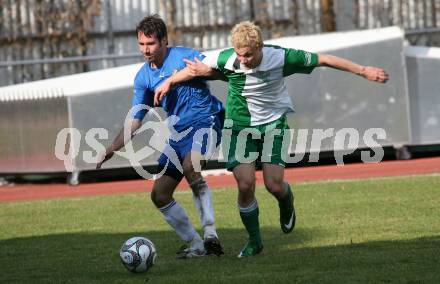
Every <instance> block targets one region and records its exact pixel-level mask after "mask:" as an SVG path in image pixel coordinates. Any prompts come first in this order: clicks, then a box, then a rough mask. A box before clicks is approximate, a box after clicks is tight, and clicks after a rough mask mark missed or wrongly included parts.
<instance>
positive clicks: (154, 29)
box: [136, 14, 167, 41]
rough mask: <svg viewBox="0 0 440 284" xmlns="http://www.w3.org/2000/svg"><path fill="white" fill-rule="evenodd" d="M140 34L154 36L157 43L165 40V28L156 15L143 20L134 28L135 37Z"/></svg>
mask: <svg viewBox="0 0 440 284" xmlns="http://www.w3.org/2000/svg"><path fill="white" fill-rule="evenodd" d="M140 32H141V33H143V34H144V35H146V36H152V35H155V36H156V38H157V39H158V40H159V41H161V40H162V39H163V38H167V26H166V25H165V22H164V21H163V20H162V18H161V17H160V16H159V15H158V14H154V15H150V16H148V17H145V18H143V19H142V21H140V22H139V24H138V25H137V26H136V36H138V34H139V33H140Z"/></svg>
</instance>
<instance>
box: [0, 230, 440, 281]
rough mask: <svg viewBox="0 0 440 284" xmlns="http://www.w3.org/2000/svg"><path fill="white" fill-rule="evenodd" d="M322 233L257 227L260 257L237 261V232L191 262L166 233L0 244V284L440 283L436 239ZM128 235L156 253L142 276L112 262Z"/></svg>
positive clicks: (65, 236)
mask: <svg viewBox="0 0 440 284" xmlns="http://www.w3.org/2000/svg"><path fill="white" fill-rule="evenodd" d="M323 233H324V232H319V231H311V230H305V229H301V228H298V229H295V230H294V232H293V233H292V234H289V235H284V234H283V233H281V231H280V230H279V229H278V228H263V236H264V239H265V249H264V251H263V253H262V254H261V255H258V256H255V257H251V258H247V259H238V258H237V257H236V255H237V254H238V252H239V250H240V248H241V247H242V245H243V244H244V238H245V234H244V232H243V230H238V229H223V230H222V229H220V230H219V234H220V235H221V236H222V241H223V244H224V247H225V250H226V255H224V256H222V257H204V258H201V259H192V260H177V259H176V254H175V252H176V250H177V248H178V247H179V245H180V244H181V243H180V242H179V241H178V239H177V237H176V235H175V234H174V232H171V231H163V232H131V233H123V234H122V233H121V234H119V233H118V234H110V233H108V234H100V233H69V234H59V235H47V236H37V237H24V238H16V239H9V240H2V241H0V267H1V274H0V283H11V282H23V283H37V282H40V283H42V282H44V283H48V282H63V283H64V282H74V283H91V282H95V283H122V282H127V281H130V283H132V282H142V283H144V282H145V281H151V282H152V283H212V282H215V283H219V282H222V283H225V282H229V283H237V282H240V283H243V282H244V283H250V282H252V283H255V282H257V283H280V282H283V283H295V282H308V283H310V282H312V283H316V282H317V281H319V282H327V283H347V282H356V283H359V282H361V283H365V282H372V283H378V282H390V281H391V282H392V281H397V282H412V281H421V282H429V283H439V280H440V276H439V274H438V269H437V268H438V267H437V265H438V263H439V262H440V236H434V237H427V238H419V239H413V240H406V241H402V240H399V241H372V242H366V243H361V244H346V245H335V246H324V247H319V246H318V245H319V238H320V236H322V234H323ZM135 235H143V236H147V237H148V238H150V239H151V240H153V242H154V243H155V244H156V247H157V250H158V259H157V263H156V265H155V267H153V269H151V270H150V271H149V272H148V273H146V274H132V273H130V272H127V271H126V270H125V269H124V268H123V267H122V265H121V263H120V260H119V248H120V246H121V244H122V243H123V241H125V240H126V239H127V238H128V237H131V236H135ZM317 239H318V241H317ZM313 243H316V244H318V245H317V246H318V247H313V245H311V244H313Z"/></svg>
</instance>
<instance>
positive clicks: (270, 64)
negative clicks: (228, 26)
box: [203, 45, 318, 126]
mask: <svg viewBox="0 0 440 284" xmlns="http://www.w3.org/2000/svg"><path fill="white" fill-rule="evenodd" d="M203 63H205V64H207V65H208V66H210V67H211V68H214V69H217V70H218V71H220V72H221V73H223V74H224V75H225V76H226V77H227V78H228V81H229V82H228V97H227V100H226V118H229V119H232V120H233V122H234V125H240V126H255V125H261V124H265V123H269V122H272V121H274V120H276V119H278V118H280V117H281V116H282V115H284V114H285V113H287V112H293V104H292V100H291V98H290V96H289V94H288V92H287V88H286V85H285V83H284V77H286V76H289V75H292V74H294V73H306V74H309V73H310V72H312V71H313V69H314V67H315V66H316V65H317V64H318V55H317V54H316V53H310V52H306V51H302V50H296V49H290V48H282V47H279V46H273V45H264V47H263V58H262V61H261V63H260V65H259V66H258V67H256V68H254V69H247V68H246V67H245V66H243V65H241V64H240V62H239V61H238V59H237V54H236V53H235V52H234V49H233V48H228V49H224V50H221V51H219V52H217V53H213V54H209V55H208V56H207V57H205V58H204V59H203Z"/></svg>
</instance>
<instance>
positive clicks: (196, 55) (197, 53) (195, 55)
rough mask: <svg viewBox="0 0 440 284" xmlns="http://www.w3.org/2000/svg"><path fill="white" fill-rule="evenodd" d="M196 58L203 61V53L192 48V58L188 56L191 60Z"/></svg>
mask: <svg viewBox="0 0 440 284" xmlns="http://www.w3.org/2000/svg"><path fill="white" fill-rule="evenodd" d="M196 58H197V59H199V60H200V61H203V60H204V58H205V55H204V54H202V53H201V52H200V51H198V50H195V49H193V52H192V58H190V59H191V60H192V61H194V60H195V59H196Z"/></svg>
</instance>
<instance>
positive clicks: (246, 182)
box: [238, 178, 255, 193]
mask: <svg viewBox="0 0 440 284" xmlns="http://www.w3.org/2000/svg"><path fill="white" fill-rule="evenodd" d="M238 189H239V190H240V192H243V193H246V192H253V191H254V189H255V179H251V178H243V179H240V180H239V181H238Z"/></svg>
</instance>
